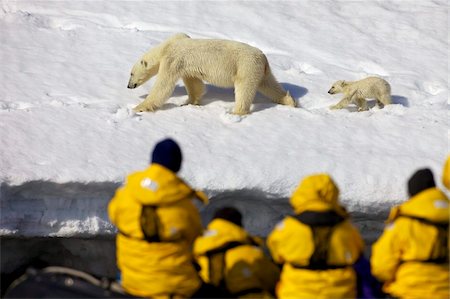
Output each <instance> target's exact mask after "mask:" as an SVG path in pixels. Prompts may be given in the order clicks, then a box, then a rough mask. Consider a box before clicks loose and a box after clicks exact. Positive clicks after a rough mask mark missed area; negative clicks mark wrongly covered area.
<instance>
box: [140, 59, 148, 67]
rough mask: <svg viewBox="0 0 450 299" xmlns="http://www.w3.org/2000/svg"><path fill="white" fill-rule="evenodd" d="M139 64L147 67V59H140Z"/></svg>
mask: <svg viewBox="0 0 450 299" xmlns="http://www.w3.org/2000/svg"><path fill="white" fill-rule="evenodd" d="M141 64H142V65H143V66H144V67H145V68H147V65H148V63H147V61H145V60H141Z"/></svg>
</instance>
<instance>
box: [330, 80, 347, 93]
mask: <svg viewBox="0 0 450 299" xmlns="http://www.w3.org/2000/svg"><path fill="white" fill-rule="evenodd" d="M346 85H347V83H346V82H345V81H343V80H339V81H336V82H334V83H333V85H331V88H330V90H329V91H328V93H329V94H335V93H340V92H342V90H343V88H344V87H345V86H346Z"/></svg>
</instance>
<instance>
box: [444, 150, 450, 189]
mask: <svg viewBox="0 0 450 299" xmlns="http://www.w3.org/2000/svg"><path fill="white" fill-rule="evenodd" d="M442 182H443V183H444V186H445V187H447V189H449V190H450V156H448V157H447V161H446V162H445V165H444V169H443V171H442Z"/></svg>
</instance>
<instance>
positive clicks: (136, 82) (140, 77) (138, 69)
mask: <svg viewBox="0 0 450 299" xmlns="http://www.w3.org/2000/svg"><path fill="white" fill-rule="evenodd" d="M158 69H159V64H157V63H151V62H149V61H148V60H147V59H145V57H144V58H142V59H141V60H139V61H138V62H136V64H135V65H134V66H133V68H132V69H131V74H130V81H128V88H136V87H138V86H140V85H142V84H144V83H145V82H147V81H148V80H149V79H150V78H151V77H153V76H154V75H156V74H157V73H158Z"/></svg>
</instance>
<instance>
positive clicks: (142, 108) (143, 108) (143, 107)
mask: <svg viewBox="0 0 450 299" xmlns="http://www.w3.org/2000/svg"><path fill="white" fill-rule="evenodd" d="M133 111H134V112H137V113H138V112H153V111H155V109H154V108H153V107H152V106H148V105H142V104H139V105H137V106H136V107H134V108H133Z"/></svg>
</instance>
